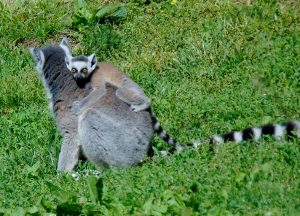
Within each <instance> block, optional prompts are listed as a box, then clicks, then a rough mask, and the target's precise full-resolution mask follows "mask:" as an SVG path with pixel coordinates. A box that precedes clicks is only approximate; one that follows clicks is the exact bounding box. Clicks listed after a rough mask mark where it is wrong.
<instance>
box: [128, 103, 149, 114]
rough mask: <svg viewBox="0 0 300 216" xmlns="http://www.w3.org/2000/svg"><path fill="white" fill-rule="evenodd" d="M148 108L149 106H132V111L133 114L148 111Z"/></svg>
mask: <svg viewBox="0 0 300 216" xmlns="http://www.w3.org/2000/svg"><path fill="white" fill-rule="evenodd" d="M148 107H149V105H148V104H139V105H130V109H131V111H133V112H140V111H143V110H146V109H147V108H148Z"/></svg>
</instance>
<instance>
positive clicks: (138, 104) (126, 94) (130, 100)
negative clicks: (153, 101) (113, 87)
mask: <svg viewBox="0 0 300 216" xmlns="http://www.w3.org/2000/svg"><path fill="white" fill-rule="evenodd" d="M116 96H117V97H118V98H120V99H121V100H122V101H124V102H125V103H127V104H130V108H131V110H132V111H134V112H139V111H142V110H145V109H147V108H148V107H149V106H150V99H149V98H148V97H147V96H146V95H145V94H144V92H143V91H141V90H140V88H136V87H135V86H123V87H121V88H118V90H117V91H116Z"/></svg>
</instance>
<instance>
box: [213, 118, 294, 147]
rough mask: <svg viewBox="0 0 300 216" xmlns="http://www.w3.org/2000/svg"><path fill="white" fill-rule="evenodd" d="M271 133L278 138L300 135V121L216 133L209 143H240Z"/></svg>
mask: <svg viewBox="0 0 300 216" xmlns="http://www.w3.org/2000/svg"><path fill="white" fill-rule="evenodd" d="M266 135H270V136H274V137H275V138H276V139H281V138H282V137H284V136H287V138H288V139H289V138H292V137H300V122H299V121H290V122H288V123H283V124H267V125H263V126H260V127H250V128H246V129H243V130H242V131H232V132H229V133H226V134H223V135H214V136H213V137H211V138H210V140H209V143H210V144H213V143H216V144H218V143H224V142H235V143H240V142H242V141H246V140H255V141H257V140H259V139H260V138H262V137H263V136H266Z"/></svg>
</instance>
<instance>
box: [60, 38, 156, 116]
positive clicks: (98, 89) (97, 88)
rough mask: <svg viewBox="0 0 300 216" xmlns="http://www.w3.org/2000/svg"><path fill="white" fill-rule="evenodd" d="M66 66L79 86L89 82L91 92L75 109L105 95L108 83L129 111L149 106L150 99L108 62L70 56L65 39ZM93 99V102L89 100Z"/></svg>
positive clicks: (90, 57) (89, 57)
mask: <svg viewBox="0 0 300 216" xmlns="http://www.w3.org/2000/svg"><path fill="white" fill-rule="evenodd" d="M64 42H65V43H64V44H65V45H66V47H65V48H66V49H65V51H66V53H69V55H68V54H67V55H66V59H65V60H66V65H67V68H68V69H69V70H70V71H71V73H72V75H73V77H74V78H75V80H76V81H77V83H78V84H79V85H80V84H81V83H84V82H86V81H91V84H92V88H93V91H92V92H91V93H90V94H89V95H88V97H86V98H85V99H84V100H82V101H81V102H78V103H77V104H76V106H75V109H78V110H79V109H81V108H82V107H83V106H88V102H89V101H93V100H97V98H100V97H101V96H103V95H104V94H105V83H110V84H112V85H114V86H115V87H117V91H116V96H117V97H118V98H119V99H121V100H122V101H124V102H125V103H127V104H129V105H130V107H131V110H132V111H134V112H139V111H142V110H146V109H147V108H149V106H150V99H149V98H148V97H147V96H146V95H145V94H144V91H143V89H142V88H141V87H139V86H138V85H137V84H136V83H135V82H133V81H132V80H131V79H130V78H129V77H128V76H127V75H126V74H125V73H123V72H122V71H121V70H120V69H119V68H117V67H116V66H114V65H112V64H111V63H108V62H97V58H96V55H95V54H92V55H90V56H76V57H72V56H71V55H70V52H69V51H70V48H69V47H68V44H67V41H66V39H64ZM92 98H93V100H91V99H92ZM78 110H76V111H78Z"/></svg>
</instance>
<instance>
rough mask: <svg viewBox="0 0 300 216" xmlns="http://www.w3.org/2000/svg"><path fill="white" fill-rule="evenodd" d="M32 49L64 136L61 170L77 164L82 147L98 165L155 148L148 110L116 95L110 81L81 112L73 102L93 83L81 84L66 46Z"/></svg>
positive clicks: (123, 161)
mask: <svg viewBox="0 0 300 216" xmlns="http://www.w3.org/2000/svg"><path fill="white" fill-rule="evenodd" d="M30 51H31V54H32V56H33V58H34V59H35V62H36V69H37V72H38V74H39V75H40V78H41V81H42V83H43V85H44V87H45V89H46V92H47V95H48V98H49V100H50V107H51V110H52V112H53V115H54V117H55V120H56V124H57V127H58V130H59V132H60V133H61V135H62V136H63V144H62V146H61V151H60V154H59V159H58V168H57V169H58V170H60V171H71V170H73V169H74V167H75V165H76V164H77V162H78V159H79V155H80V149H82V150H83V153H84V155H85V156H86V157H87V159H88V160H90V161H91V162H93V163H94V164H96V165H97V166H118V167H126V166H132V165H135V164H139V162H140V161H141V160H143V159H144V157H145V155H147V152H148V151H149V150H150V149H151V144H150V141H151V139H152V135H153V128H152V119H151V115H150V114H149V112H146V111H140V112H132V111H131V109H130V107H129V106H128V105H127V104H126V103H124V102H123V101H121V100H120V99H119V98H118V97H116V90H117V89H116V88H115V87H114V86H112V85H109V84H107V85H106V87H105V88H106V89H105V90H106V93H105V94H104V95H103V96H102V97H101V98H99V99H98V100H96V101H94V104H91V105H90V106H89V107H87V108H86V109H83V110H82V111H81V112H80V113H78V114H76V113H74V112H72V106H73V103H74V102H75V101H80V100H82V99H84V98H85V97H86V96H88V95H89V93H90V92H91V91H92V87H91V85H90V84H89V83H86V84H85V85H83V86H78V85H77V83H76V81H75V80H74V79H73V76H72V75H71V74H70V72H69V70H68V68H67V67H66V64H65V57H66V55H65V52H64V50H63V49H62V48H61V46H46V47H43V48H31V49H30Z"/></svg>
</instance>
